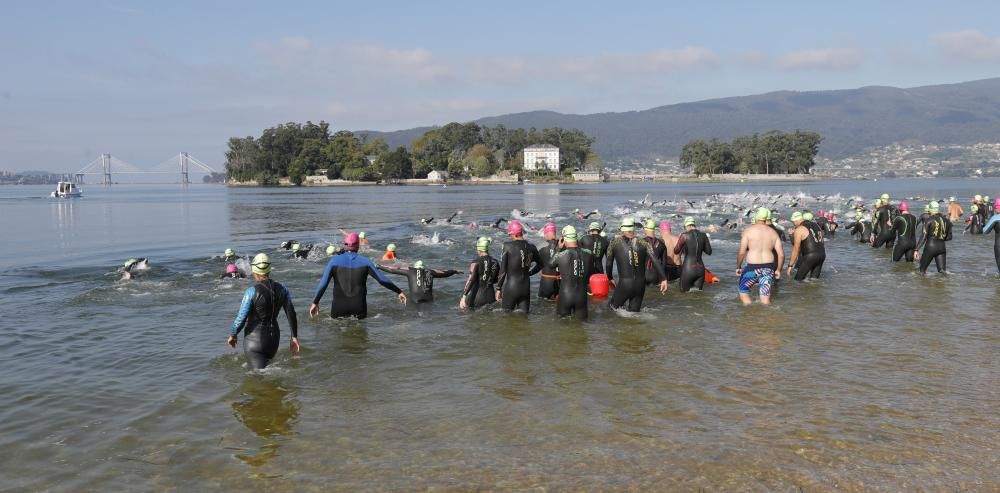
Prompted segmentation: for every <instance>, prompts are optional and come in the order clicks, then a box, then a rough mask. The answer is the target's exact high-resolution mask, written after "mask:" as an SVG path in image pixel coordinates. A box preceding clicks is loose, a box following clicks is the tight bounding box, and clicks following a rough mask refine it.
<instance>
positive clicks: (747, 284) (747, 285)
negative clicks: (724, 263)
mask: <svg viewBox="0 0 1000 493" xmlns="http://www.w3.org/2000/svg"><path fill="white" fill-rule="evenodd" d="M770 215H771V211H770V210H768V209H767V208H765V207H761V208H759V209H757V212H755V213H754V223H753V224H752V225H750V227H748V228H747V229H745V230H743V237H742V238H741V239H740V247H739V250H738V251H737V253H736V275H738V276H740V282H739V287H738V292H739V297H740V301H742V302H743V304H744V305H749V304H750V303H752V302H753V299H752V298H751V297H750V290H751V289H752V288H753V287H754V286H758V285H759V286H760V302H761V303H763V304H765V305H766V304H770V303H771V286H772V285H773V284H774V281H776V280H778V279H781V268H782V266H783V265H784V262H785V246H784V245H783V244H782V243H781V239H780V238H778V233H775V232H774V230H773V229H771V228H769V227H768V226H767V224H765V223H766V221H767V218H768V217H769V216H770ZM775 252H777V255H778V259H777V260H775V259H774V255H775ZM743 260H746V261H747V264H746V266H744V265H743ZM775 265H777V269H774V268H773V267H774V266H775Z"/></svg>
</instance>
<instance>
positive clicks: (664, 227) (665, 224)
mask: <svg viewBox="0 0 1000 493" xmlns="http://www.w3.org/2000/svg"><path fill="white" fill-rule="evenodd" d="M660 231H666V232H668V233H669V232H670V223H668V222H667V221H660Z"/></svg>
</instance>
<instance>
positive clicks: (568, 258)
mask: <svg viewBox="0 0 1000 493" xmlns="http://www.w3.org/2000/svg"><path fill="white" fill-rule="evenodd" d="M576 240H577V237H576V228H574V227H573V226H565V227H563V229H562V237H561V238H559V242H558V246H559V250H560V251H559V253H557V254H555V256H553V257H552V258H551V260H550V267H553V268H555V270H556V271H558V272H559V299H558V300H557V301H556V314H557V315H559V316H560V317H569V316H573V317H575V318H576V319H577V320H586V319H587V301H588V300H587V288H588V278H587V270H586V266H585V265H584V260H583V254H582V253H581V252H580V248H579V247H578V246H577V243H576Z"/></svg>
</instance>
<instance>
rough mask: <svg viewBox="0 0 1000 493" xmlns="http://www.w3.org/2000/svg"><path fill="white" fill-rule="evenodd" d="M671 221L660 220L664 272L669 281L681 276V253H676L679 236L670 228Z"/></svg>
mask: <svg viewBox="0 0 1000 493" xmlns="http://www.w3.org/2000/svg"><path fill="white" fill-rule="evenodd" d="M670 229H671V228H670V223H669V222H667V221H660V239H661V240H663V258H662V259H660V260H661V261H662V262H663V273H664V274H666V275H667V281H674V280H676V279H680V278H681V255H680V254H679V253H674V247H676V246H677V236H675V235H674V234H673V232H671V230H670Z"/></svg>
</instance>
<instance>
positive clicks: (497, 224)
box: [490, 217, 507, 229]
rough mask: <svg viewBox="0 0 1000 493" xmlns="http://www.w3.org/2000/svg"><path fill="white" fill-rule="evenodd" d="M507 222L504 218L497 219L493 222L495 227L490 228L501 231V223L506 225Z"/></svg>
mask: <svg viewBox="0 0 1000 493" xmlns="http://www.w3.org/2000/svg"><path fill="white" fill-rule="evenodd" d="M505 222H507V220H506V219H504V218H502V217H500V218H497V220H496V221H493V225H492V226H490V227H491V228H493V229H500V224H501V223H505Z"/></svg>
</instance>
